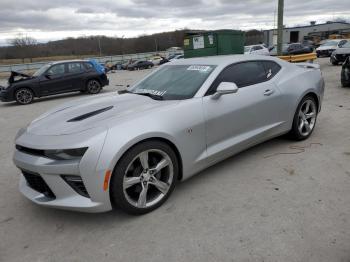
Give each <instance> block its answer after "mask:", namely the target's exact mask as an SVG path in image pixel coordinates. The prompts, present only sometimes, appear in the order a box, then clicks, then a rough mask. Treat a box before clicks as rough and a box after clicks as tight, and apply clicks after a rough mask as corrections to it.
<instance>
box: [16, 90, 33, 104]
mask: <svg viewBox="0 0 350 262" xmlns="http://www.w3.org/2000/svg"><path fill="white" fill-rule="evenodd" d="M15 99H16V101H17V103H19V104H21V105H27V104H30V103H31V102H33V100H34V93H33V91H32V90H30V89H28V88H20V89H18V90H16V92H15Z"/></svg>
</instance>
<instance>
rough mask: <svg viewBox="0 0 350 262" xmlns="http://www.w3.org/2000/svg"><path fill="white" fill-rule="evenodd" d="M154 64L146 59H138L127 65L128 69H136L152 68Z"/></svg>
mask: <svg viewBox="0 0 350 262" xmlns="http://www.w3.org/2000/svg"><path fill="white" fill-rule="evenodd" d="M153 66H154V64H153V63H152V62H150V61H147V60H138V61H136V62H134V63H133V64H131V65H128V70H136V69H146V68H152V67H153Z"/></svg>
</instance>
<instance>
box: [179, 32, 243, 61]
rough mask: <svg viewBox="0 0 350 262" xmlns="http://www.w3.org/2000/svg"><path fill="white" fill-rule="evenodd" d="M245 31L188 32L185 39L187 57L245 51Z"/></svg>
mask: <svg viewBox="0 0 350 262" xmlns="http://www.w3.org/2000/svg"><path fill="white" fill-rule="evenodd" d="M244 40H245V39H244V32H243V31H237V30H217V31H212V32H199V33H198V32H191V33H187V34H186V36H185V39H184V53H185V58H191V57H201V56H213V55H230V54H243V53H244Z"/></svg>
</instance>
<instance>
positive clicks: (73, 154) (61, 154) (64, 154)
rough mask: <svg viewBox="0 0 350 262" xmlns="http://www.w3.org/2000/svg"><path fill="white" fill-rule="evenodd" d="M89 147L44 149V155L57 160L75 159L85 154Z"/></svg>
mask: <svg viewBox="0 0 350 262" xmlns="http://www.w3.org/2000/svg"><path fill="white" fill-rule="evenodd" d="M87 149H88V148H87V147H83V148H76V149H63V150H44V155H45V156H46V157H48V158H51V159H55V160H74V159H80V158H82V157H83V156H84V154H85V152H86V150H87Z"/></svg>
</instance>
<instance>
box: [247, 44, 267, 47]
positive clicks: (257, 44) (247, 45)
mask: <svg viewBox="0 0 350 262" xmlns="http://www.w3.org/2000/svg"><path fill="white" fill-rule="evenodd" d="M253 46H264V45H263V44H256V45H245V46H244V47H253Z"/></svg>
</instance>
